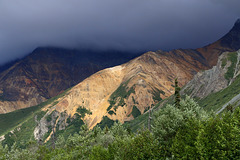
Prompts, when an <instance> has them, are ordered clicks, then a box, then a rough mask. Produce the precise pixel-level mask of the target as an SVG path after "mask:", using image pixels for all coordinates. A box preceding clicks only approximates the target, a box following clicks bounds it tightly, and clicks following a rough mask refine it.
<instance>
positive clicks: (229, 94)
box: [198, 75, 240, 111]
mask: <svg viewBox="0 0 240 160" xmlns="http://www.w3.org/2000/svg"><path fill="white" fill-rule="evenodd" d="M239 93H240V75H239V76H238V77H237V78H236V80H235V81H234V82H233V83H232V84H231V85H230V86H228V87H227V88H225V89H223V90H221V91H219V92H216V93H212V94H210V95H208V96H207V97H205V98H203V99H201V100H199V102H198V103H199V104H200V106H202V107H204V108H205V109H206V110H207V111H210V110H213V111H216V110H218V109H219V108H220V107H222V106H223V105H224V104H225V103H227V102H228V101H230V100H231V99H232V98H233V97H234V96H236V95H238V94H239Z"/></svg>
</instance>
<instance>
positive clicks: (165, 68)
mask: <svg viewBox="0 0 240 160" xmlns="http://www.w3.org/2000/svg"><path fill="white" fill-rule="evenodd" d="M238 23H239V22H238V21H237V22H236V23H235V25H234V27H233V29H232V30H231V31H230V32H229V33H228V34H227V35H226V36H224V37H229V36H230V37H231V36H232V32H233V31H234V32H235V31H236V30H237V31H240V29H239V25H238ZM236 28H237V29H236ZM234 36H235V35H234ZM224 37H223V38H222V39H221V40H220V41H222V42H224V39H225V38H224ZM218 42H219V41H218ZM228 42H229V41H228ZM232 43H233V44H235V42H234V39H233V40H232V41H231V44H232ZM216 44H218V45H216ZM210 46H214V47H212V49H211V47H210V48H209V47H208V50H205V51H207V52H208V54H209V55H210V54H213V53H214V54H215V53H216V52H215V51H216V50H218V51H219V52H218V54H215V56H214V59H218V55H221V53H222V52H223V51H228V50H234V48H231V46H229V45H228V47H226V46H227V45H225V46H224V47H223V44H222V43H213V44H212V45H210ZM217 47H219V49H218V48H217ZM234 47H236V46H235V45H234ZM239 48H240V46H239ZM232 53H235V52H232ZM227 55H228V54H227ZM227 55H226V54H223V55H221V56H220V59H221V58H223V59H224V58H225V59H226V60H223V61H224V63H226V64H225V65H222V63H221V64H217V66H219V65H220V66H223V67H222V69H223V70H224V71H225V72H226V75H227V76H226V77H227V78H226V79H227V81H228V83H226V80H223V81H221V84H222V82H223V85H220V87H213V89H214V92H218V91H219V90H216V89H218V88H220V89H223V88H224V87H227V85H229V84H232V85H233V84H234V81H233V80H234V79H235V77H234V76H236V75H235V72H234V75H232V67H231V66H234V65H236V64H238V63H237V62H235V61H234V62H232V58H231V57H232V56H230V58H228V56H227ZM230 55H231V54H230ZM234 55H235V54H234ZM38 59H39V58H36V60H38ZM216 61H217V60H216ZM220 61H222V60H220ZM213 62H214V61H211V60H209V61H208V59H207V57H206V55H204V54H202V53H201V52H199V51H198V49H197V50H193V49H178V50H172V51H169V52H166V51H161V50H159V51H156V52H147V53H145V54H143V55H141V56H139V57H137V58H135V59H133V60H131V61H129V62H127V63H125V64H122V65H119V66H115V67H112V68H107V69H104V70H101V71H99V72H97V73H95V74H93V75H92V76H90V77H88V78H86V79H85V80H83V81H82V82H80V83H78V84H77V85H76V86H74V87H73V88H71V89H70V90H68V91H66V92H65V94H64V95H62V96H59V97H58V98H57V99H55V100H54V101H53V102H51V103H49V104H48V105H44V106H43V108H42V109H41V111H40V112H41V114H40V116H39V115H38V116H37V117H34V115H32V116H31V117H30V118H29V119H28V120H26V121H25V122H24V123H22V124H21V125H22V126H26V125H27V124H28V123H30V122H31V125H29V124H28V125H27V126H34V127H33V128H29V127H27V128H28V131H27V132H28V133H29V135H31V137H32V138H33V139H36V140H38V141H45V142H47V141H48V140H49V139H50V137H51V136H52V134H53V131H55V132H56V134H57V135H60V134H62V135H65V136H66V135H69V134H71V133H74V132H76V131H79V128H80V126H81V125H83V124H84V123H85V124H87V126H88V127H89V128H90V129H92V128H94V127H95V126H96V125H97V124H99V123H100V125H102V126H104V125H105V124H107V125H108V124H110V125H111V124H113V122H114V121H120V122H121V123H124V122H127V121H132V120H133V119H135V118H137V117H138V116H140V115H141V114H144V113H145V112H147V111H148V110H149V109H150V108H152V107H153V106H155V105H156V104H158V103H159V102H160V101H162V100H163V99H165V98H167V97H169V96H171V95H172V94H173V93H174V79H175V78H176V77H178V81H179V85H180V87H182V86H184V85H185V84H187V83H188V82H189V81H190V80H191V79H192V78H193V77H194V75H195V74H196V73H198V72H200V71H202V70H206V69H209V68H211V66H212V64H213ZM51 64H52V63H51ZM224 67H225V68H224ZM212 70H213V71H206V73H208V72H210V75H211V74H214V75H215V74H216V73H217V72H216V73H215V70H216V67H213V69H212ZM56 71H61V70H60V69H56ZM216 71H218V70H216ZM225 72H224V73H225ZM224 73H222V74H216V75H215V76H222V75H223V74H224ZM199 74H200V75H201V72H200V73H198V74H197V75H196V76H199ZM40 75H42V74H40ZM60 75H61V74H60ZM203 75H205V74H203ZM207 76H209V74H206V77H207ZM53 77H55V76H53ZM229 77H230V78H229ZM60 79H61V78H60ZM194 79H196V78H194ZM198 79H199V80H202V79H204V78H202V77H201V76H200V78H198ZM210 79H211V76H210ZM216 79H219V80H221V78H219V77H217V78H216ZM213 80H214V79H213ZM208 81H209V79H206V81H204V82H203V84H204V85H205V82H208ZM46 82H48V83H47V84H49V83H50V82H49V81H46ZM56 82H58V81H56ZM60 82H61V81H60ZM64 82H66V81H64ZM209 82H211V83H212V84H214V81H209ZM232 82H233V83H232ZM198 83H199V82H197V83H194V85H192V87H193V88H196V89H197V88H198V87H195V86H196V84H198ZM50 84H51V83H50ZM190 84H191V83H190ZM215 84H218V83H215ZM210 85H211V84H210ZM51 86H54V85H51ZM190 86H191V85H190ZM221 87H222V88H221ZM207 89H208V88H207ZM209 90H210V88H209ZM211 92H212V91H209V93H211ZM190 93H195V92H192V91H191V92H190ZM196 93H198V92H197V91H196ZM199 95H203V93H201V94H199ZM205 96H206V95H205ZM203 97H204V96H202V97H201V98H203ZM160 106H161V105H160ZM21 125H19V128H18V129H17V128H15V129H14V127H12V128H11V129H14V131H12V132H11V133H9V134H10V135H11V134H13V135H15V137H19V136H17V135H18V134H21V133H24V132H25V129H26V127H24V128H23V127H22V126H21ZM9 129H10V128H9ZM22 129H23V130H22ZM33 133H34V134H33ZM9 134H7V135H8V136H10V135H9ZM20 137H21V136H20ZM7 139H9V138H7ZM7 139H6V140H7ZM10 139H11V138H10ZM15 140H16V139H15Z"/></svg>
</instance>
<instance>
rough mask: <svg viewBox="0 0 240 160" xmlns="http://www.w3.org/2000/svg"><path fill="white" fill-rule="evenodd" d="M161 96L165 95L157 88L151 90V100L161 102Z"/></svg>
mask: <svg viewBox="0 0 240 160" xmlns="http://www.w3.org/2000/svg"><path fill="white" fill-rule="evenodd" d="M161 94H162V95H165V92H164V91H162V90H159V89H157V88H155V89H153V100H155V101H157V102H159V101H161V100H162V98H161Z"/></svg>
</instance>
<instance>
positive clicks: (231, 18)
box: [0, 0, 240, 64]
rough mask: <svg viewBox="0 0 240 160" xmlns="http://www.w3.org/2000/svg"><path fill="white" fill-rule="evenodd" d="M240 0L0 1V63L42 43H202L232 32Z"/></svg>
mask: <svg viewBox="0 0 240 160" xmlns="http://www.w3.org/2000/svg"><path fill="white" fill-rule="evenodd" d="M239 6H240V0H0V56H1V58H0V64H2V63H5V62H7V61H9V60H13V59H15V58H17V57H21V56H23V55H26V54H27V53H30V52H31V51H32V50H33V49H34V48H36V47H38V46H59V47H67V48H96V49H121V50H134V51H135V50H137V51H143V50H158V49H162V50H170V49H176V48H197V47H202V46H204V45H207V44H209V43H211V42H213V41H215V40H217V39H219V38H221V37H222V36H223V35H224V34H225V33H227V32H228V31H229V30H230V29H231V27H232V26H233V24H234V22H235V21H236V19H237V18H239V17H240V9H239Z"/></svg>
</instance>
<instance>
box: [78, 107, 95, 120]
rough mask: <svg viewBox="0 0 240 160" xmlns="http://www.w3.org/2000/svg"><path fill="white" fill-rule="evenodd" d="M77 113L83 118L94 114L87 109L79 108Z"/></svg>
mask: <svg viewBox="0 0 240 160" xmlns="http://www.w3.org/2000/svg"><path fill="white" fill-rule="evenodd" d="M77 112H78V113H79V114H80V115H81V117H82V118H84V117H85V115H86V114H92V112H91V111H90V110H88V109H86V108H85V107H82V106H80V107H78V109H77Z"/></svg>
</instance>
